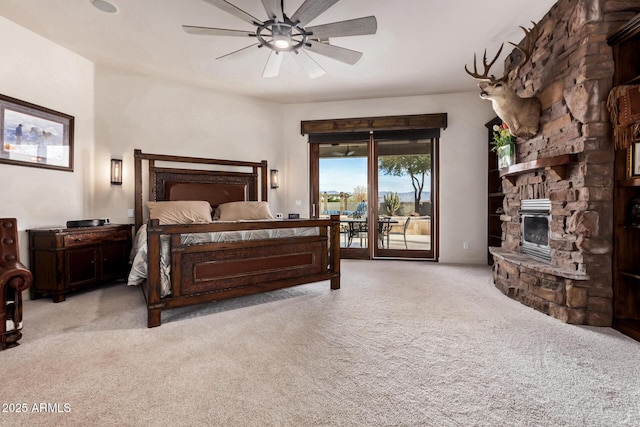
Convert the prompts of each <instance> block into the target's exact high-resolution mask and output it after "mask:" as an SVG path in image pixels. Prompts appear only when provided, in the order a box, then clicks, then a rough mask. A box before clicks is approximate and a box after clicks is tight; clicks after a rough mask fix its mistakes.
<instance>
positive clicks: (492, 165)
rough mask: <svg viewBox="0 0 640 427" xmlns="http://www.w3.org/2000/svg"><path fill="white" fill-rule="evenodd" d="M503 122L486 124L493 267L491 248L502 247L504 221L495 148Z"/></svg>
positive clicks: (489, 226)
mask: <svg viewBox="0 0 640 427" xmlns="http://www.w3.org/2000/svg"><path fill="white" fill-rule="evenodd" d="M501 124H502V120H500V118H498V117H496V118H494V119H493V120H490V121H489V122H487V123H485V126H486V128H487V132H488V139H487V151H488V156H487V160H488V161H487V246H488V247H487V264H489V265H493V255H491V253H489V247H491V246H501V245H502V220H501V219H500V215H501V213H502V209H503V201H504V193H503V192H502V178H501V177H500V169H498V156H497V154H496V153H495V151H493V150H492V148H493V144H492V142H493V127H494V126H500V125H501Z"/></svg>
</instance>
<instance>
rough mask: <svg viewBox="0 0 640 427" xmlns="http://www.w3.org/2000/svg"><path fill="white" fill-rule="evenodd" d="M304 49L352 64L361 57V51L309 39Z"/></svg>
mask: <svg viewBox="0 0 640 427" xmlns="http://www.w3.org/2000/svg"><path fill="white" fill-rule="evenodd" d="M304 49H307V50H310V51H311V52H315V53H317V54H319V55H323V56H327V57H329V58H332V59H335V60H336V61H340V62H344V63H346V64H349V65H354V64H355V63H356V62H358V61H359V60H360V58H361V57H362V52H358V51H355V50H351V49H346V48H344V47H339V46H333V45H330V44H327V43H321V42H316V41H312V40H309V44H308V45H307V46H305V47H304Z"/></svg>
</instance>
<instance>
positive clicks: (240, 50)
mask: <svg viewBox="0 0 640 427" xmlns="http://www.w3.org/2000/svg"><path fill="white" fill-rule="evenodd" d="M259 44H260V43H254V44H250V45H249V46H245V47H243V48H242V49H238V50H234V51H233V52H229V53H226V54H224V55H222V56H218V57H217V58H216V59H222V58H226V57H228V56H230V55H235V54H237V53H240V52H246V51H247V50H248V49H250V48H252V47H254V46H259Z"/></svg>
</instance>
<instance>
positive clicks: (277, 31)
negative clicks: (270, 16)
mask: <svg viewBox="0 0 640 427" xmlns="http://www.w3.org/2000/svg"><path fill="white" fill-rule="evenodd" d="M272 31H273V45H274V46H275V47H276V48H278V49H289V48H290V47H291V29H290V28H289V27H284V26H282V25H274V26H273V28H272Z"/></svg>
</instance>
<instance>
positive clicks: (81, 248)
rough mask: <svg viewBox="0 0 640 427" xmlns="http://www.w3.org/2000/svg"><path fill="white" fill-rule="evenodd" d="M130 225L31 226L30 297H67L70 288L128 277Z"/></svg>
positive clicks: (29, 232)
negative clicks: (31, 282)
mask: <svg viewBox="0 0 640 427" xmlns="http://www.w3.org/2000/svg"><path fill="white" fill-rule="evenodd" d="M131 233H132V226H131V225H103V226H99V227H78V228H36V229H32V230H28V234H29V261H30V263H29V266H30V269H31V271H32V273H33V284H32V286H31V288H29V296H30V297H31V299H37V298H41V297H42V296H44V295H48V296H51V297H52V298H53V302H62V301H64V300H65V294H67V293H68V292H71V291H74V290H78V289H83V288H86V287H89V286H94V285H97V284H101V283H106V282H110V281H113V280H116V279H121V278H125V277H126V274H127V269H128V261H129V252H130V250H131V242H132V234H131Z"/></svg>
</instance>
